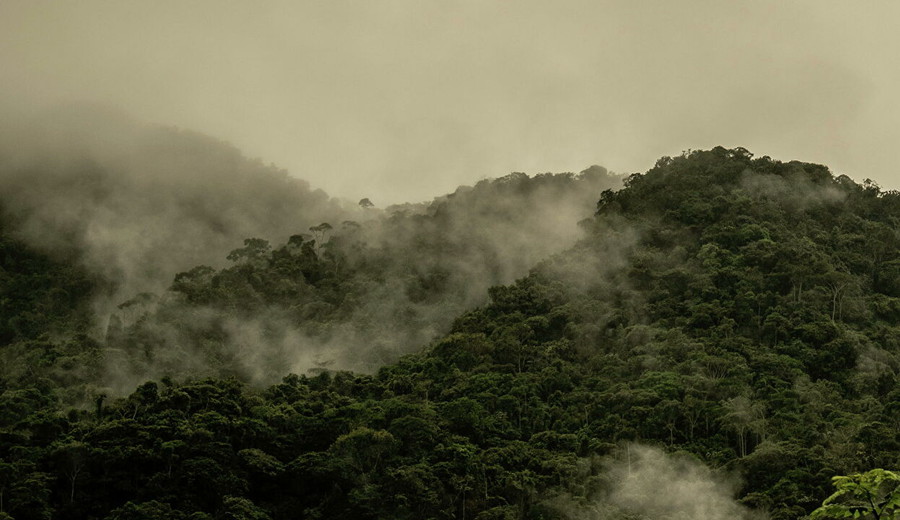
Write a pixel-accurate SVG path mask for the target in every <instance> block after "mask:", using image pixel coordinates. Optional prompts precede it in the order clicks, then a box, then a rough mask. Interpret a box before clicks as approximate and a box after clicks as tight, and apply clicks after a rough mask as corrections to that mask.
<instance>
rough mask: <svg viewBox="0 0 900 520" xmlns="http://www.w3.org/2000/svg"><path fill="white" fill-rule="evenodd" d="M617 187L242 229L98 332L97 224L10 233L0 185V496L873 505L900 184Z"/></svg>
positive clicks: (817, 181)
mask: <svg viewBox="0 0 900 520" xmlns="http://www.w3.org/2000/svg"><path fill="white" fill-rule="evenodd" d="M165 135H168V136H169V137H170V138H171V139H172V141H174V142H175V143H180V142H183V140H184V139H185V138H187V142H188V143H195V142H196V141H195V139H197V136H195V135H190V134H188V135H184V134H182V133H180V132H175V133H173V134H169V133H166V134H165ZM138 142H142V139H138ZM200 142H202V143H205V146H202V147H200V150H202V153H200V154H199V156H193V157H194V159H195V160H196V159H197V157H202V156H204V154H206V153H210V152H215V151H219V150H222V148H221V146H222V145H221V144H220V143H217V144H210V141H209V140H208V139H207V138H203V139H201V141H200ZM168 143H169V145H168V146H166V147H164V148H163V149H164V150H170V149H171V144H172V142H168ZM190 149H191V150H192V151H194V152H197V149H196V147H194V146H192V147H190ZM226 149H228V150H232V151H233V149H231V148H227V147H226ZM213 156H214V157H218V155H217V154H213ZM48 157H52V156H48ZM229 157H230V158H231V159H230V160H229V161H228V162H227V163H226V164H244V161H245V160H243V159H240V158H239V156H232V155H229ZM51 164H52V161H51ZM76 164H77V163H76ZM89 164H90V166H91V168H90V169H88V170H87V171H88V172H94V171H100V172H104V171H106V172H107V174H108V175H107V176H104V177H101V178H102V179H103V181H104V182H103V183H100V184H99V185H100V186H107V187H108V186H112V187H117V186H116V182H115V179H116V177H115V175H114V172H115V171H117V170H115V169H110V170H108V171H107V170H104V169H102V168H98V165H97V164H96V163H89ZM214 164H220V163H218V162H214ZM29 171H31V174H32V178H34V179H40V175H41V172H42V171H46V172H47V173H48V174H51V175H53V176H54V177H53V178H54V179H55V178H57V177H55V176H56V175H58V174H59V170H57V169H53V168H50V169H47V170H41V169H31V170H29ZM12 172H13V173H15V174H16V175H13V177H16V178H17V177H18V176H19V173H20V172H19V171H18V170H15V169H14V170H12ZM253 172H255V173H258V174H259V175H262V176H263V177H265V176H266V175H270V174H271V173H272V170H270V169H265V168H263V169H261V170H257V169H253ZM241 175H243V174H239V175H237V177H241ZM92 178H94V177H91V176H81V175H77V176H74V177H73V179H88V180H91V179H92ZM617 181H618V179H615V178H613V177H610V176H608V175H607V173H606V172H605V171H604V170H603V169H602V168H600V167H592V168H589V169H587V170H585V171H584V172H582V173H581V174H578V175H573V174H557V175H550V174H548V175H541V176H535V177H528V176H526V175H524V174H512V175H508V176H505V177H502V178H499V179H496V180H492V181H483V182H481V183H479V184H477V185H476V186H473V187H470V188H463V189H460V190H458V191H457V192H455V193H454V194H453V195H452V196H445V197H439V198H437V199H436V200H435V201H434V202H432V203H430V204H420V205H416V204H412V205H408V206H404V207H401V208H397V209H396V210H395V211H393V212H387V211H386V212H385V213H384V214H379V215H376V216H375V217H373V218H370V219H368V220H364V221H360V222H351V221H347V222H343V223H341V224H340V225H339V226H331V227H330V229H329V227H326V226H322V225H315V226H311V227H312V228H313V229H310V230H309V232H310V233H309V234H306V235H305V236H304V234H295V235H292V236H290V237H289V238H288V239H287V241H286V242H280V243H272V242H269V241H267V240H265V239H261V238H258V237H249V238H247V239H245V240H244V241H243V243H242V245H241V244H235V246H236V248H235V249H233V250H232V251H231V252H230V253H228V254H227V259H226V260H227V261H228V263H229V264H230V265H229V266H227V267H223V268H214V267H211V266H204V265H200V266H195V267H193V268H190V269H188V270H186V271H183V272H181V273H178V274H177V275H175V276H174V278H173V280H172V282H171V285H170V287H169V289H168V290H166V291H165V292H164V293H162V294H160V295H156V296H154V295H150V294H138V295H136V297H135V298H133V299H131V300H129V301H127V302H125V303H124V304H123V305H121V306H119V307H118V308H117V309H116V312H115V313H114V314H113V316H112V317H111V318H110V320H109V324H108V326H107V327H106V330H105V334H99V335H98V334H97V327H96V323H97V321H98V320H97V311H96V309H97V306H96V305H92V302H93V301H94V300H95V298H96V297H97V295H98V294H100V295H104V294H108V293H107V292H104V291H107V288H108V287H109V286H110V284H113V285H114V284H115V283H116V282H117V281H118V280H116V279H113V280H112V281H110V279H108V278H107V277H106V276H105V274H104V273H103V272H102V271H97V270H95V269H92V268H91V267H90V265H91V264H90V263H86V262H85V260H84V259H85V256H84V251H89V250H90V248H89V247H88V248H85V247H84V246H85V245H86V244H90V243H89V242H84V241H82V240H81V238H82V237H84V236H87V237H89V236H90V234H85V235H79V234H75V235H73V236H74V237H75V238H77V240H70V241H63V242H62V247H60V248H59V249H58V250H54V249H48V244H49V245H53V242H52V241H51V242H46V241H44V242H34V243H31V242H29V241H28V240H29V237H30V236H31V235H30V234H28V233H24V234H23V233H22V231H23V230H24V229H27V230H29V231H32V230H33V229H32V228H28V227H23V223H29V222H32V223H35V225H36V224H40V223H45V222H49V223H50V224H54V223H55V221H53V220H46V219H37V220H32V219H30V216H31V215H32V214H34V213H35V209H34V208H29V207H28V206H27V205H24V206H22V205H18V206H15V205H14V209H12V210H10V209H9V207H8V206H9V205H8V204H7V203H5V202H4V206H5V210H4V212H3V213H2V214H0V282H2V283H0V310H2V312H0V318H2V320H0V340H2V344H0V464H2V465H0V497H2V504H0V509H2V511H0V517H4V516H5V517H6V518H9V517H12V518H15V519H19V520H21V519H44V518H47V517H54V518H62V519H70V518H71V519H75V518H88V517H94V518H102V519H104V520H117V519H122V518H136V519H142V520H145V519H146V520H149V519H151V518H152V519H171V520H186V519H188V518H193V519H209V518H216V517H222V518H229V517H230V518H254V519H280V518H285V519H287V518H296V516H297V515H298V512H300V514H302V515H303V516H305V517H311V518H347V519H350V518H353V519H358V518H372V519H375V518H400V519H409V520H413V519H419V518H446V519H451V518H478V519H481V520H484V519H504V520H506V519H519V520H524V519H529V518H544V519H548V520H550V519H553V520H573V519H609V520H626V519H627V520H635V519H640V520H649V519H656V518H660V517H663V518H665V517H671V518H698V517H701V518H711V519H719V518H721V519H725V518H728V519H733V518H738V519H748V520H749V519H757V518H766V517H768V518H771V519H772V520H788V519H799V518H815V519H817V520H818V519H829V520H830V519H832V518H843V517H846V514H853V512H854V511H860V512H861V513H860V515H861V517H863V518H869V517H870V518H875V516H874V515H875V514H878V515H880V516H881V517H888V518H889V517H890V516H889V515H892V514H894V512H895V511H896V509H897V505H898V504H900V474H898V473H897V472H894V471H890V470H889V469H890V468H896V467H898V466H900V437H898V435H900V433H898V432H900V422H898V418H900V410H898V408H897V403H898V402H900V342H898V339H897V338H900V232H898V223H900V194H898V193H897V192H895V191H884V190H881V189H880V188H879V187H878V186H877V185H875V184H873V183H864V184H857V183H855V182H854V181H852V180H851V179H850V178H849V177H846V176H834V175H833V174H832V173H831V172H830V171H829V170H828V168H826V167H825V166H822V165H817V164H810V163H803V162H798V161H791V162H786V163H785V162H780V161H776V160H773V159H771V158H769V157H765V156H763V157H758V158H757V157H754V156H753V155H752V154H751V153H750V152H749V151H747V150H746V149H743V148H735V149H725V148H722V147H717V148H714V149H712V150H707V151H693V152H691V153H686V154H683V155H681V156H678V157H674V158H673V157H662V158H661V159H659V160H658V161H657V163H656V165H655V166H654V167H653V168H651V169H650V170H648V171H647V172H646V173H645V174H634V175H631V176H629V177H627V178H626V179H625V182H624V187H623V188H622V189H620V190H614V189H607V188H605V186H608V185H610V183H615V182H617ZM51 184H52V183H51ZM12 185H17V184H12ZM35 185H36V186H40V185H41V183H35ZM75 185H76V186H77V185H78V183H77V182H76V183H75ZM125 185H126V187H127V186H128V183H125ZM91 186H94V185H92V184H91V183H88V187H91ZM149 186H150V187H151V188H152V189H156V190H164V188H165V186H166V184H165V183H160V184H158V185H154V184H150V185H149ZM177 186H179V187H182V185H181V184H177ZM94 187H96V186H94ZM23 190H24V191H22V193H27V190H25V189H24V188H23ZM72 193H73V194H78V195H82V194H84V193H87V194H92V193H95V191H94V190H81V191H79V190H75V191H73V192H72ZM100 193H101V194H107V195H108V194H110V193H112V194H115V193H117V191H115V190H111V191H108V192H107V191H102V190H101V192H100ZM125 193H131V192H130V191H128V190H126V191H125ZM299 193H300V194H301V195H303V196H306V195H307V194H308V193H309V191H308V190H307V189H305V188H304V189H303V190H300V191H299ZM586 198H589V199H591V200H594V199H596V200H597V202H596V204H589V205H588V206H590V207H588V208H587V209H586V210H585V213H586V215H587V216H586V217H585V219H583V220H581V221H580V223H579V225H578V226H574V214H575V213H577V211H575V210H574V209H573V210H572V215H569V214H568V213H567V212H565V211H563V209H565V208H567V207H568V208H576V207H578V205H579V204H581V202H582V201H584V200H585V199H586ZM17 200H18V199H17ZM91 200H97V201H100V202H103V201H106V200H115V197H110V198H105V197H97V198H95V199H91ZM316 200H318V199H316ZM323 200H326V201H327V199H323ZM563 200H564V201H566V202H565V206H561V205H556V204H553V203H552V202H558V201H563ZM547 201H551V203H548V202H547ZM243 202H244V203H247V204H250V205H252V201H250V200H248V201H243ZM101 206H103V204H101ZM112 207H114V208H116V209H119V210H122V211H124V213H123V215H127V210H128V209H129V207H126V206H112ZM322 207H323V208H325V210H328V209H329V208H331V207H332V206H331V205H330V204H325V205H324V206H322ZM276 209H278V208H277V207H276ZM370 210H371V208H369V209H363V208H360V211H370ZM592 214H593V216H591V215H592ZM75 215H76V216H84V217H85V218H86V219H87V221H91V220H90V219H91V218H93V215H94V213H92V212H90V211H82V212H81V213H76V214H75ZM554 216H556V217H560V218H558V219H557V218H553V217H554ZM126 220H127V219H126ZM114 221H115V219H113V220H104V221H102V222H103V223H104V224H108V223H109V222H114ZM76 222H77V221H76ZM567 222H568V223H570V224H572V225H573V227H574V229H578V230H580V233H582V234H581V239H576V238H575V237H576V236H577V233H578V232H576V231H567V230H569V229H570V228H569V227H567V225H566V223H567ZM82 227H83V226H74V227H73V229H76V230H78V229H81V228H82ZM46 229H47V230H49V231H50V232H57V231H54V229H55V228H54V227H53V226H50V227H47V228H46ZM567 233H571V235H568V234H567ZM62 236H66V235H62ZM329 237H330V238H329ZM570 239H571V240H572V242H568V243H569V244H570V245H571V246H570V247H566V245H565V243H566V242H567V241H568V240H570ZM559 247H562V248H563V249H562V250H559V249H557V248H559ZM553 251H559V252H558V253H556V254H550V253H552V252H553ZM529 252H531V253H529ZM537 253H541V254H542V255H543V257H542V259H541V260H535V264H534V265H533V267H531V268H530V269H529V268H525V270H526V272H524V273H520V272H519V271H518V270H519V268H520V267H521V266H522V265H524V264H522V263H520V262H517V260H520V259H526V258H527V257H528V255H529V254H537ZM547 255H549V256H547ZM163 258H165V255H163ZM528 261H530V260H528ZM505 277H517V279H515V280H513V281H511V283H503V284H500V285H493V286H491V287H486V286H487V285H488V284H490V283H493V280H499V279H503V278H505ZM479 293H481V297H480V298H479V297H478V294H479ZM402 354H405V355H402ZM345 368H362V369H363V370H364V372H350V371H346V370H343V369H345ZM148 378H149V379H150V380H149V381H148V380H147V379H148ZM279 378H280V379H281V380H280V382H279V381H278V380H279ZM835 475H846V476H840V477H838V478H837V480H835V481H834V483H835V484H836V485H837V486H838V492H837V493H836V494H834V495H833V496H832V498H828V497H829V495H832V489H831V483H832V477H834V476H835ZM867 489H868V490H870V491H869V492H870V493H876V494H877V496H878V497H879V498H878V499H877V500H874V499H873V500H872V501H868V502H867V501H864V500H863V501H861V498H865V495H864V494H863V492H864V491H865V490H867ZM871 490H874V491H871ZM823 501H825V506H823V507H822V508H818V506H820V505H821V504H822V503H823ZM814 510H815V513H814V514H813V516H812V517H809V515H810V513H812V512H813V511H814ZM7 511H9V512H8V513H7ZM845 513H846V514H845ZM866 515H868V516H866Z"/></svg>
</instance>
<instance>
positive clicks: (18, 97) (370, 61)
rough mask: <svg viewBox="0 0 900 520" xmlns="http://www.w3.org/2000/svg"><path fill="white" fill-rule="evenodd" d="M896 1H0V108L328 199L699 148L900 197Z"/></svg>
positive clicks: (419, 194)
mask: <svg viewBox="0 0 900 520" xmlns="http://www.w3.org/2000/svg"><path fill="white" fill-rule="evenodd" d="M898 26H900V2H897V1H896V0H871V1H866V0H860V1H856V2H850V1H846V0H841V1H830V0H809V1H784V0H778V1H769V0H758V1H753V2H742V3H738V2H722V1H720V0H692V1H680V2H679V1H672V0H665V1H634V0H630V1H597V0H589V1H559V0H554V1H552V2H537V1H494V2H491V1H487V0H477V1H462V2H456V1H450V0H440V1H429V0H410V1H404V2H400V1H377V0H358V1H353V2H350V1H342V0H328V1H324V0H322V1H306V2H296V1H291V2H256V1H254V2H250V1H247V2H232V1H224V0H216V1H189V2H183V1H177V2H176V1H159V0H153V1H142V2H129V1H85V0H79V1H47V2H43V1H35V0H22V1H19V0H0V97H2V98H3V103H7V104H13V105H16V106H17V107H20V108H21V107H25V108H26V109H28V110H32V109H39V108H40V107H44V106H47V105H52V104H55V103H60V102H68V101H89V102H103V103H108V104H111V105H114V106H117V107H120V108H122V109H124V110H126V111H128V112H129V113H131V114H133V115H135V116H136V117H137V118H139V119H143V120H147V121H152V122H158V123H163V124H166V125H176V126H179V127H183V128H190V129H193V130H198V131H201V132H204V133H207V134H210V135H213V136H215V137H218V138H221V139H225V140H227V141H230V142H232V143H233V144H235V145H236V146H238V147H239V148H241V149H242V150H243V151H244V152H245V153H246V154H247V155H249V156H251V157H259V158H261V159H263V160H264V161H265V162H267V163H268V162H274V163H275V164H277V165H279V166H282V167H285V168H287V169H288V170H289V171H290V172H291V173H292V174H293V175H295V176H298V177H302V178H305V179H308V180H309V181H310V182H311V183H312V184H313V185H314V186H318V187H321V188H323V189H325V190H326V191H328V192H329V193H330V194H332V195H338V196H344V197H347V198H350V199H357V198H361V197H370V198H372V200H373V201H374V202H375V203H376V204H378V205H379V206H382V205H384V204H386V203H388V202H401V201H406V200H410V201H412V200H423V199H429V198H431V197H432V196H434V195H438V194H441V193H445V192H448V191H451V190H452V189H453V188H455V187H456V186H457V185H459V184H471V183H473V182H475V181H477V180H478V179H481V178H484V177H497V176H501V175H504V174H506V173H509V172H510V171H525V172H528V173H536V172H544V171H580V170H582V169H584V168H585V167H587V166H589V165H591V164H601V165H604V166H606V167H608V168H610V169H612V170H615V171H618V172H633V171H644V170H646V169H648V168H649V167H651V166H652V165H653V163H654V162H655V160H656V159H657V158H658V157H660V156H662V155H675V154H678V153H680V152H681V151H682V150H685V149H688V148H694V149H697V148H709V147H712V146H715V145H718V144H721V145H724V146H729V147H731V146H744V147H746V148H748V149H750V150H751V151H752V152H754V153H756V154H757V155H770V156H772V157H775V158H779V159H800V160H807V161H813V162H821V163H825V164H827V165H829V166H830V167H831V168H832V170H833V171H835V172H836V173H846V174H848V175H850V176H851V177H853V178H855V179H858V180H862V179H864V178H866V177H870V178H872V179H874V180H876V181H877V182H879V183H880V184H881V185H882V186H883V187H886V188H892V189H896V188H900V168H898V161H897V159H896V150H897V149H898V146H900V103H898V101H897V93H898V92H900V31H898V30H897V27H898Z"/></svg>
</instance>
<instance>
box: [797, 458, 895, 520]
mask: <svg viewBox="0 0 900 520" xmlns="http://www.w3.org/2000/svg"><path fill="white" fill-rule="evenodd" d="M832 481H833V483H834V487H836V488H837V491H835V493H834V494H833V495H831V496H830V497H828V498H826V499H825V501H824V502H822V507H820V508H818V509H816V510H815V511H813V512H812V515H810V518H811V519H812V520H831V519H834V518H860V519H862V520H867V519H873V520H895V519H897V518H900V474H897V473H895V472H893V471H887V470H884V469H873V470H871V471H868V472H866V473H855V474H853V475H847V476H837V477H834V478H833V479H832Z"/></svg>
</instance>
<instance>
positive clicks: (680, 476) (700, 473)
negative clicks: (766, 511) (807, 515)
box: [609, 445, 762, 520]
mask: <svg viewBox="0 0 900 520" xmlns="http://www.w3.org/2000/svg"><path fill="white" fill-rule="evenodd" d="M609 473H610V476H611V477H612V478H613V481H614V482H615V484H614V486H613V490H612V493H610V495H609V501H610V502H611V503H613V504H615V505H617V506H618V507H621V508H622V509H625V510H627V511H633V512H635V513H638V514H641V515H645V516H647V517H649V518H654V519H656V518H659V519H662V518H666V519H671V520H682V519H683V520H697V519H704V520H739V519H758V518H762V517H761V516H760V515H759V514H758V513H755V512H752V511H750V510H748V509H747V508H745V507H743V506H741V505H740V504H738V503H737V502H735V500H734V498H733V496H734V490H735V483H734V482H732V480H731V479H729V478H726V477H723V476H722V475H720V474H717V473H716V472H714V471H712V470H710V469H709V468H708V467H706V466H704V465H703V464H702V463H700V462H699V461H697V460H696V459H693V458H690V457H688V456H679V455H667V454H666V453H665V452H663V451H662V450H659V449H656V448H651V447H647V446H639V445H632V446H629V447H628V448H627V454H626V460H625V461H621V460H620V461H618V463H617V464H615V465H613V466H612V467H611V468H610V470H609Z"/></svg>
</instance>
